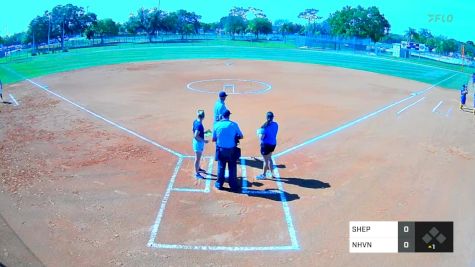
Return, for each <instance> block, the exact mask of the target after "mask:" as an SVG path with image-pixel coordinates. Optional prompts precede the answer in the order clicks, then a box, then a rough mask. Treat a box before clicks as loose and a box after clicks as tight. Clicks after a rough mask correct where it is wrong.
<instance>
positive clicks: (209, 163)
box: [172, 157, 214, 193]
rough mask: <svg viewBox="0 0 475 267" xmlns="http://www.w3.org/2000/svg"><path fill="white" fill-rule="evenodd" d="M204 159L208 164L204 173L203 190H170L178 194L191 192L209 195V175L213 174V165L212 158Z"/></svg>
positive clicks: (177, 188) (183, 188)
mask: <svg viewBox="0 0 475 267" xmlns="http://www.w3.org/2000/svg"><path fill="white" fill-rule="evenodd" d="M205 159H207V160H209V162H208V169H207V171H206V177H205V178H206V182H205V188H204V189H197V188H187V187H175V188H173V189H172V190H173V191H179V192H193V193H209V192H210V191H211V190H210V186H211V173H212V172H213V163H214V158H213V157H205Z"/></svg>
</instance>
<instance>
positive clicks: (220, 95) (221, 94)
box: [219, 91, 228, 97]
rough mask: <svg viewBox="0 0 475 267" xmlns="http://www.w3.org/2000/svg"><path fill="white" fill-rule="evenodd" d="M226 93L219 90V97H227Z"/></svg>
mask: <svg viewBox="0 0 475 267" xmlns="http://www.w3.org/2000/svg"><path fill="white" fill-rule="evenodd" d="M227 96H228V95H227V94H226V92H225V91H221V92H219V97H227Z"/></svg>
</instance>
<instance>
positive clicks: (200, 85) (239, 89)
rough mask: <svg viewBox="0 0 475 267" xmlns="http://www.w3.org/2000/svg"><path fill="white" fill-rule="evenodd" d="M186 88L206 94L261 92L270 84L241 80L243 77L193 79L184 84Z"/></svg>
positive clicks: (270, 87) (266, 89)
mask: <svg viewBox="0 0 475 267" xmlns="http://www.w3.org/2000/svg"><path fill="white" fill-rule="evenodd" d="M186 88H187V89H189V90H191V91H195V92H199V93H207V94H215V93H217V92H219V91H225V92H226V93H228V94H233V95H237V94H263V93H266V92H268V91H270V90H271V89H272V85H271V84H269V83H266V82H263V81H256V80H243V79H209V80H201V81H193V82H190V83H188V84H187V85H186Z"/></svg>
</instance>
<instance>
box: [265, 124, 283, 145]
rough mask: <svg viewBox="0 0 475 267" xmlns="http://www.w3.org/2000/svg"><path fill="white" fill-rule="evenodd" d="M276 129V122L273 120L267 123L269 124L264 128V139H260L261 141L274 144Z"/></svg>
mask: <svg viewBox="0 0 475 267" xmlns="http://www.w3.org/2000/svg"><path fill="white" fill-rule="evenodd" d="M278 131H279V125H278V124H277V122H275V121H273V122H271V123H269V125H267V127H265V128H264V139H262V143H263V144H267V145H276V144H277V132H278Z"/></svg>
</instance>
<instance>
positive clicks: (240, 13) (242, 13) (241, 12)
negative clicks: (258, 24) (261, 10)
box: [228, 6, 249, 20]
mask: <svg viewBox="0 0 475 267" xmlns="http://www.w3.org/2000/svg"><path fill="white" fill-rule="evenodd" d="M247 12H249V8H244V7H236V6H235V7H233V8H231V9H230V10H229V14H228V16H229V17H241V18H242V19H244V20H246V19H247Z"/></svg>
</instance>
